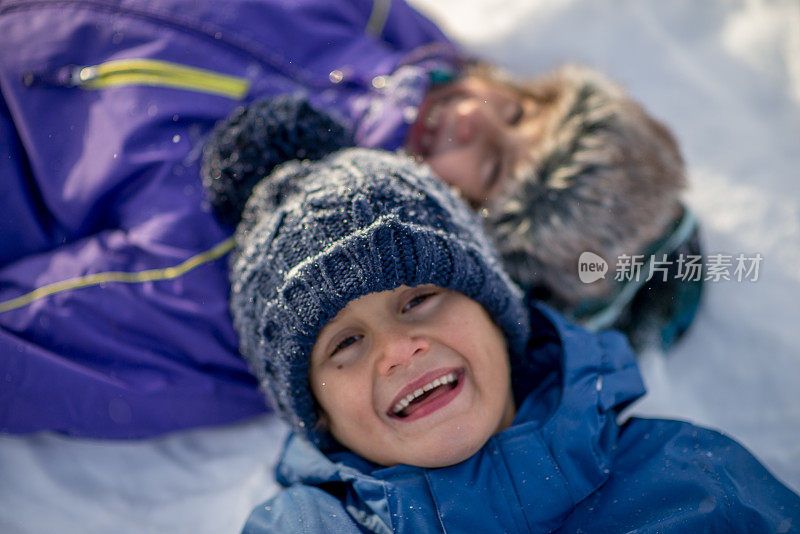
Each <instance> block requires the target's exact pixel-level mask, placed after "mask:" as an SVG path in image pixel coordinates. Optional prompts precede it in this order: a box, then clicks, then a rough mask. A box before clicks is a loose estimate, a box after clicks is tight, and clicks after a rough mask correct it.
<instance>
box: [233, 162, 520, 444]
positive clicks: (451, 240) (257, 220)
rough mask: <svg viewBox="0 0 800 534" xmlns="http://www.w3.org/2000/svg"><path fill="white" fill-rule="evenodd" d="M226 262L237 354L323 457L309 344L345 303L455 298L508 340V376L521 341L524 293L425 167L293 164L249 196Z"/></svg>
mask: <svg viewBox="0 0 800 534" xmlns="http://www.w3.org/2000/svg"><path fill="white" fill-rule="evenodd" d="M236 239H237V243H238V247H237V250H236V251H235V252H234V255H233V257H232V258H231V271H230V277H231V285H232V288H231V311H232V314H233V318H234V323H235V325H236V328H237V330H238V333H239V338H240V347H241V350H242V353H243V354H244V356H245V358H246V359H247V360H248V362H249V364H250V367H251V369H252V370H253V371H254V372H255V373H256V375H257V377H258V379H259V381H260V383H261V385H262V387H263V389H264V390H265V391H266V393H267V395H268V396H269V398H270V400H271V402H272V405H273V406H274V407H275V408H276V409H277V410H278V412H279V413H280V414H281V415H282V416H283V418H284V419H285V420H286V421H287V422H288V423H289V424H290V425H291V426H292V428H293V429H294V430H295V431H296V432H298V433H301V434H303V435H305V436H306V437H308V438H310V439H311V440H312V441H313V442H314V443H316V444H317V445H318V446H320V447H321V448H323V449H325V448H327V447H329V446H330V445H331V444H332V443H333V442H332V441H331V440H332V438H331V436H330V435H329V434H327V432H325V431H324V430H323V429H321V428H319V425H318V418H317V412H316V408H315V402H314V398H313V396H312V393H311V390H310V387H309V383H308V369H309V366H308V364H309V357H310V354H311V350H312V347H313V346H314V343H315V341H316V339H317V335H318V334H319V332H320V331H321V330H322V327H323V326H324V325H325V324H326V323H327V322H328V321H329V320H330V319H332V318H333V317H334V316H335V315H336V314H337V313H338V312H339V311H340V310H342V309H343V308H344V307H345V306H346V305H347V303H348V302H350V301H352V300H354V299H357V298H359V297H361V296H364V295H367V294H369V293H374V292H379V291H386V290H391V289H394V288H396V287H398V286H400V285H407V286H416V285H420V284H435V285H437V286H440V287H442V288H446V289H452V290H455V291H459V292H461V293H463V294H464V295H466V296H467V297H470V298H472V299H473V300H475V301H477V302H478V303H480V304H481V305H483V307H484V308H485V309H486V310H487V311H488V312H489V314H490V316H491V317H492V318H493V319H494V321H495V322H496V323H497V325H498V326H499V327H500V329H501V330H502V331H503V333H504V334H505V337H506V340H507V342H508V348H509V354H510V355H511V361H512V367H513V362H514V358H515V357H519V356H520V355H521V354H522V353H523V351H524V347H525V344H526V342H527V339H528V333H529V326H528V316H527V312H526V307H525V305H524V302H523V299H522V295H521V292H520V291H519V289H518V288H517V287H516V286H515V285H514V284H513V283H512V282H511V281H510V279H509V278H508V277H507V275H506V274H505V272H504V271H503V270H502V268H501V267H500V264H499V262H498V259H497V257H496V254H495V251H494V249H493V248H492V246H491V245H490V244H489V241H488V239H487V238H486V236H485V234H484V233H483V229H482V227H481V224H480V222H479V220H478V219H476V217H475V216H474V215H473V213H472V212H471V210H470V209H469V207H468V206H467V205H466V204H464V203H463V202H462V201H461V200H460V199H459V198H457V197H456V195H454V194H453V193H452V192H451V191H450V190H449V189H448V188H447V186H445V185H444V184H442V183H441V182H439V181H438V180H436V179H435V178H434V177H433V175H432V174H431V173H430V172H429V171H428V170H427V168H424V167H420V166H418V165H417V164H415V163H413V162H412V161H410V160H409V159H407V158H405V157H402V156H399V155H395V154H390V153H386V152H378V151H371V150H366V149H349V150H345V151H341V152H337V153H334V154H331V155H330V156H327V157H326V158H324V159H322V160H319V161H316V162H309V161H303V162H300V161H291V162H288V163H286V164H284V165H282V166H280V167H278V168H277V169H276V170H275V171H274V172H273V173H272V174H271V175H270V176H268V177H267V178H266V179H264V180H262V181H261V182H260V183H259V184H258V185H257V186H256V187H255V189H254V190H253V193H252V195H251V197H250V200H249V202H248V203H247V206H246V207H245V210H244V214H243V219H242V221H241V223H240V224H239V226H238V228H237V231H236Z"/></svg>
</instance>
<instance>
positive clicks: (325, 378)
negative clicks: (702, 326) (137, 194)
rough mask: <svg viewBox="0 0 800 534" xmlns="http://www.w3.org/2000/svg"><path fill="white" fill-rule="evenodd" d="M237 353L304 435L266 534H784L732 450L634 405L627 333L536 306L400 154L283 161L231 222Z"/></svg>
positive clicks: (771, 501)
mask: <svg viewBox="0 0 800 534" xmlns="http://www.w3.org/2000/svg"><path fill="white" fill-rule="evenodd" d="M236 237H237V243H238V248H237V250H236V252H235V254H234V256H233V258H232V263H231V273H230V276H231V310H232V314H233V318H234V322H235V324H236V327H237V330H238V332H239V336H240V344H241V349H242V353H243V354H244V356H245V357H246V359H247V360H248V362H249V363H250V366H251V368H252V369H253V371H254V372H255V373H256V374H257V376H258V377H259V379H260V382H261V384H262V387H263V388H264V389H265V391H266V392H267V394H268V396H269V398H270V399H271V401H272V404H273V406H275V407H276V409H277V410H278V412H279V413H280V414H281V415H282V417H283V418H284V419H285V420H286V421H287V422H288V423H289V424H290V425H291V427H292V430H293V434H292V436H291V437H290V438H289V440H288V441H287V444H286V447H285V450H284V453H283V456H282V458H281V460H280V462H279V465H278V467H277V471H276V474H277V479H278V481H279V482H280V483H281V484H283V485H284V486H285V487H286V489H285V490H284V491H282V492H280V493H279V494H278V495H276V496H275V497H274V498H273V499H271V500H270V501H268V502H267V503H265V504H264V505H262V506H259V507H258V508H256V509H255V510H254V511H253V512H252V514H251V516H250V518H249V519H248V522H247V524H246V525H245V527H244V531H245V532H247V533H263V532H281V533H283V532H324V533H328V532H380V533H388V532H456V533H460V532H552V531H563V532H576V531H578V530H583V531H592V532H620V531H623V532H627V531H632V530H636V529H641V531H645V532H647V531H658V532H698V531H714V530H716V531H724V532H737V531H738V532H788V531H789V530H790V529H791V528H796V526H797V524H798V521H800V498H798V496H797V495H795V494H794V493H792V492H791V490H789V489H787V488H786V487H785V486H783V485H782V484H781V483H780V482H779V481H777V480H776V479H775V478H774V477H773V476H772V475H771V474H770V473H769V472H768V471H766V469H764V467H763V466H762V465H761V464H760V463H759V462H758V460H756V459H755V458H754V457H753V456H752V455H750V454H749V453H748V452H747V451H746V450H745V449H744V448H742V447H741V446H740V445H738V444H737V443H736V442H734V441H732V440H731V439H729V438H727V437H725V436H724V435H722V434H719V433H717V432H714V431H711V430H707V429H703V428H699V427H696V426H693V425H690V424H688V423H683V422H678V421H667V420H646V419H638V418H631V419H629V420H628V421H626V422H624V423H622V424H618V421H617V419H618V416H619V413H620V411H621V410H622V409H623V408H624V407H625V406H627V405H628V404H630V403H631V402H632V401H634V400H636V399H637V398H638V397H640V396H641V395H642V394H643V393H644V388H643V385H642V382H641V378H640V376H639V372H638V369H637V367H636V363H635V360H634V357H633V354H632V353H631V351H630V348H629V347H628V345H627V343H626V342H625V341H624V338H623V337H622V336H621V335H620V334H618V333H614V332H604V333H600V334H593V333H589V332H587V331H585V330H583V329H581V328H579V327H576V326H574V325H571V324H569V323H567V322H566V321H565V320H564V319H563V318H562V317H561V316H559V315H558V314H556V313H554V312H551V311H549V310H547V309H546V308H543V307H541V306H539V305H537V304H535V303H526V302H524V301H523V299H522V297H521V293H520V291H519V289H518V288H517V287H516V286H515V285H514V284H513V283H511V281H510V279H509V278H508V276H507V275H506V273H505V272H504V271H503V270H502V269H501V268H500V266H499V262H498V260H497V258H496V256H495V253H494V251H493V249H492V247H491V246H490V245H489V241H488V239H487V238H486V236H485V235H484V233H483V231H482V228H481V225H480V223H479V222H478V221H477V220H476V218H475V216H474V215H473V214H472V212H471V211H470V210H469V208H468V206H466V204H464V203H463V202H462V201H461V200H460V199H458V198H456V197H455V196H454V195H453V194H452V193H451V191H450V190H449V189H448V188H447V186H446V185H444V184H442V183H441V182H439V181H437V180H435V179H434V178H433V176H432V175H431V174H429V172H428V171H426V170H425V169H423V168H420V167H418V166H416V165H414V164H413V163H412V162H410V161H408V160H407V159H405V158H402V157H399V156H395V155H390V154H386V153H381V152H373V151H367V150H348V151H343V152H339V153H336V154H333V155H331V156H328V157H327V158H325V159H323V160H321V161H319V162H315V163H311V162H308V161H306V162H297V161H295V162H290V163H288V164H285V165H283V166H281V167H280V168H278V169H277V170H276V171H275V172H273V173H272V174H271V175H270V176H269V177H268V178H267V179H265V180H264V181H262V182H261V184H259V186H258V187H257V188H256V189H255V190H254V192H253V195H252V197H251V198H250V201H249V202H248V205H247V207H246V209H245V212H244V215H243V220H242V222H241V223H240V224H239V227H238V229H237V234H236Z"/></svg>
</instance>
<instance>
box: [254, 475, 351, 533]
mask: <svg viewBox="0 0 800 534" xmlns="http://www.w3.org/2000/svg"><path fill="white" fill-rule="evenodd" d="M272 532H286V533H308V534H312V533H314V534H315V533H318V532H325V533H331V534H355V533H359V532H362V530H361V529H360V528H359V526H358V525H357V524H356V522H355V521H353V519H352V518H351V517H350V515H349V514H348V513H347V511H346V510H345V509H344V507H343V506H342V504H341V503H340V502H339V501H338V500H337V499H336V498H334V497H333V496H331V495H329V494H327V493H325V492H324V491H322V490H321V489H319V488H315V487H312V486H292V487H290V488H287V489H285V490H283V491H282V492H280V493H279V494H278V495H277V496H275V497H273V498H272V499H271V500H269V501H267V502H266V503H264V504H262V505H260V506H258V507H257V508H256V509H255V510H253V511H252V512H251V513H250V517H248V519H247V523H245V525H244V528H243V529H242V534H268V533H272Z"/></svg>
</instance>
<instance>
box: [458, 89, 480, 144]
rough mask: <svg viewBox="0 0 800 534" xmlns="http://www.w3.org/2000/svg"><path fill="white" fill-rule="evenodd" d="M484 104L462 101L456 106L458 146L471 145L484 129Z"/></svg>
mask: <svg viewBox="0 0 800 534" xmlns="http://www.w3.org/2000/svg"><path fill="white" fill-rule="evenodd" d="M481 106H482V103H481V102H478V101H476V100H473V99H467V100H462V101H461V102H459V103H458V104H457V105H456V109H455V120H454V123H455V124H454V128H453V134H454V136H453V137H454V141H455V143H454V144H455V145H456V146H465V145H470V144H472V143H473V141H474V140H475V138H476V136H477V135H479V134H480V130H481V128H484V127H485V125H484V116H483V114H484V112H485V110H483V109H482V107H481Z"/></svg>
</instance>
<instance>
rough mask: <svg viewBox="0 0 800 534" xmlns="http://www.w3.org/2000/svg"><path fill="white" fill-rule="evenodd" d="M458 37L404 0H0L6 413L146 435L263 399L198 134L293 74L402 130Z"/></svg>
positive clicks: (105, 434)
mask: <svg viewBox="0 0 800 534" xmlns="http://www.w3.org/2000/svg"><path fill="white" fill-rule="evenodd" d="M453 57H454V51H453V48H452V45H450V43H449V42H448V41H447V40H446V39H445V37H444V36H443V35H442V33H441V32H440V31H439V30H438V29H437V28H436V27H435V26H434V25H433V24H432V23H431V22H429V21H428V20H427V19H425V18H424V17H422V16H421V15H420V14H418V13H417V12H415V11H414V10H412V9H411V8H409V7H408V6H407V5H406V4H405V3H403V2H402V1H401V0H391V1H390V0H374V1H373V0H292V1H284V0H230V1H226V2H212V1H210V0H66V1H64V0H39V1H36V0H5V1H4V2H2V3H0V147H3V153H2V154H0V156H1V157H0V177H1V178H0V384H2V386H0V431H2V432H31V431H37V430H54V431H60V432H65V433H69V434H74V435H81V436H91V437H101V438H119V437H144V436H149V435H154V434H158V433H162V432H166V431H170V430H175V429H179V428H185V427H191V426H197V425H206V424H217V423H224V422H229V421H234V420H237V419H241V418H243V417H247V416H251V415H254V414H257V413H260V412H262V411H264V410H265V407H264V401H263V399H262V396H261V395H260V393H259V392H258V391H257V386H256V382H255V380H254V379H253V378H252V377H251V376H250V374H249V373H248V371H247V369H246V366H245V364H244V363H243V361H242V360H241V359H240V358H239V356H238V351H237V340H236V336H235V334H234V331H233V328H232V326H231V322H230V318H229V316H228V282H227V273H226V264H225V260H224V256H225V254H226V253H227V252H228V251H229V250H230V249H231V247H232V245H233V243H232V240H230V239H229V236H230V234H231V233H232V232H231V230H230V229H226V228H223V227H222V226H220V225H219V224H218V222H217V221H216V220H215V219H214V217H213V216H212V215H211V211H210V208H209V206H208V205H207V202H206V201H205V197H204V192H203V189H202V186H201V183H200V179H199V165H200V163H199V161H200V158H199V155H200V150H201V147H202V145H203V142H204V137H205V136H206V134H207V133H208V132H209V130H210V129H211V128H212V127H213V125H214V124H215V122H216V121H218V120H220V119H223V118H224V117H226V116H227V115H228V114H229V113H230V112H231V111H232V110H233V109H234V108H235V107H237V106H240V105H243V104H246V103H249V102H251V101H254V100H257V99H260V98H263V97H266V96H271V95H277V94H282V93H287V92H293V93H297V92H300V93H304V94H306V95H307V96H309V97H310V98H311V99H312V101H313V102H314V103H315V104H317V105H319V106H320V107H323V108H325V109H327V110H328V111H331V112H333V113H335V114H336V115H337V116H338V117H339V118H340V119H342V120H344V121H346V122H348V123H350V124H351V125H352V127H353V128H354V129H355V133H356V139H357V141H358V143H359V144H361V145H363V146H371V147H383V148H388V149H392V148H396V147H397V146H399V145H400V144H401V142H402V139H403V138H404V137H405V134H406V131H407V126H408V123H409V122H411V121H413V116H414V110H415V107H416V106H418V104H419V103H420V102H421V100H422V98H423V96H424V92H425V90H426V89H427V84H428V78H429V77H428V75H427V73H428V71H429V70H431V69H434V68H439V67H440V66H441V65H444V64H449V63H450V62H451V61H452V59H453Z"/></svg>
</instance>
